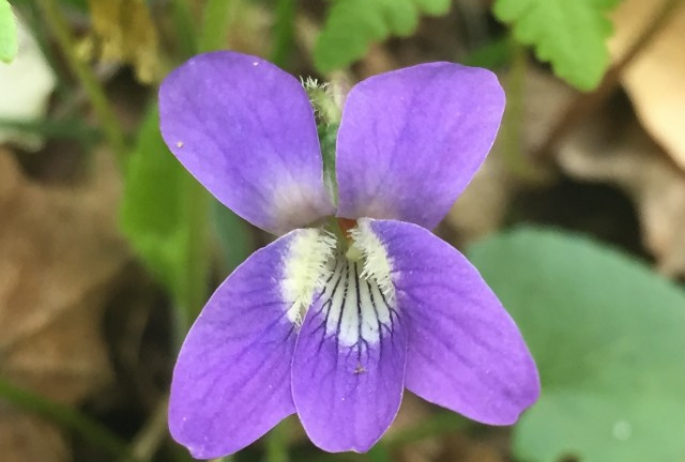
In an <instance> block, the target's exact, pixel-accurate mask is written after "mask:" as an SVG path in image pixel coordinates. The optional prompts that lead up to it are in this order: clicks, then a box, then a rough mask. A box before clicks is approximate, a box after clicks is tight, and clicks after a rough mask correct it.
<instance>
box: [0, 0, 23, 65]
mask: <svg viewBox="0 0 685 462" xmlns="http://www.w3.org/2000/svg"><path fill="white" fill-rule="evenodd" d="M17 51H19V45H18V43H17V21H16V19H15V18H14V12H13V11H12V6H11V5H10V4H9V2H8V1H7V0H0V61H2V62H5V63H9V62H10V61H12V60H13V59H14V57H15V56H16V55H17Z"/></svg>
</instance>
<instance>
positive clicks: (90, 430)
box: [0, 378, 142, 462]
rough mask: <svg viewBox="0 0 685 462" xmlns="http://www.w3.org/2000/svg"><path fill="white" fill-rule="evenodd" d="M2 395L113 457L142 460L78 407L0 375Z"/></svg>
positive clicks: (135, 460) (129, 460)
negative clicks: (13, 382) (55, 400)
mask: <svg viewBox="0 0 685 462" xmlns="http://www.w3.org/2000/svg"><path fill="white" fill-rule="evenodd" d="M0 398H2V399H3V400H6V401H7V402H9V403H11V404H12V405H13V406H16V407H17V408H19V409H21V410H23V411H27V412H30V413H33V414H36V415H38V416H41V417H43V418H45V419H48V420H50V421H52V422H55V423H56V424H59V425H61V426H62V427H64V428H69V429H71V430H73V431H74V432H76V433H78V434H79V435H80V436H81V437H82V438H83V439H84V440H86V441H87V442H88V443H90V444H92V445H93V446H95V447H98V448H101V449H103V450H105V451H107V453H108V454H109V455H111V456H112V457H113V458H116V459H118V460H121V461H126V462H142V461H141V460H139V459H136V458H135V457H134V456H133V455H131V454H130V453H129V451H128V448H127V447H126V443H125V442H124V441H123V440H121V439H120V438H119V437H118V436H116V435H115V434H113V433H112V432H110V431H109V430H108V429H107V428H105V427H103V426H102V425H100V423H99V422H96V421H94V420H91V419H89V418H88V417H86V416H84V415H83V414H81V413H79V412H78V411H76V410H74V409H72V408H70V407H67V406H65V405H63V404H59V403H56V402H53V401H51V400H49V399H47V398H45V397H43V396H41V395H39V394H37V393H34V392H32V391H29V390H26V389H24V388H21V387H17V386H16V385H12V384H11V383H9V382H8V381H7V380H5V379H3V378H0Z"/></svg>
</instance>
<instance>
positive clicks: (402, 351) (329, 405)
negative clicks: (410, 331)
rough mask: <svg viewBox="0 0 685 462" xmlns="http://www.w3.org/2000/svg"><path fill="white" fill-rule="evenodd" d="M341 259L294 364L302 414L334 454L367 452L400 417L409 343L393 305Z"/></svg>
mask: <svg viewBox="0 0 685 462" xmlns="http://www.w3.org/2000/svg"><path fill="white" fill-rule="evenodd" d="M360 265H361V264H359V263H358V264H354V263H348V262H347V260H345V259H341V261H339V262H338V265H337V267H336V270H335V272H334V273H333V275H332V276H331V278H330V279H329V281H328V282H327V284H326V287H325V289H324V291H323V294H322V295H321V296H320V297H319V299H318V300H317V301H316V302H315V303H314V306H312V307H311V308H310V309H309V311H308V313H307V315H306V317H305V320H304V324H303V325H302V329H301V331H300V334H299V337H298V340H297V346H296V348H295V355H294V358H293V369H292V387H293V399H294V401H295V406H296V407H297V412H298V414H299V416H300V419H301V421H302V425H303V426H304V429H305V430H306V432H307V434H308V435H309V438H310V439H311V440H312V442H313V443H314V444H316V445H317V446H319V447H320V448H321V449H324V450H326V451H329V452H340V451H356V452H365V451H368V450H369V449H370V448H371V447H372V446H373V445H374V444H375V443H376V442H377V441H378V440H379V439H380V437H381V436H382V435H383V433H384V432H385V431H386V430H387V428H388V427H389V426H390V424H391V423H392V421H393V419H394V418H395V416H396V415H397V411H398V410H399V406H400V402H401V400H402V391H403V388H404V369H405V360H406V348H407V337H406V330H405V326H404V325H403V323H402V321H401V318H400V316H399V315H398V313H397V311H396V309H395V307H394V305H393V303H392V302H390V300H389V299H386V298H385V295H384V294H383V293H382V292H381V291H380V289H379V288H378V286H377V285H376V284H374V283H373V282H370V281H368V280H366V279H364V278H360V276H359V274H360V272H361V267H360Z"/></svg>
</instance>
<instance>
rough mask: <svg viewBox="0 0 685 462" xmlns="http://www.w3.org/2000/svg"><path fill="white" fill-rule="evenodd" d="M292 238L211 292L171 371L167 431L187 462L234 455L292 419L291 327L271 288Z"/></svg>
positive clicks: (269, 248) (279, 295)
mask: <svg viewBox="0 0 685 462" xmlns="http://www.w3.org/2000/svg"><path fill="white" fill-rule="evenodd" d="M305 232H306V231H301V230H298V231H293V232H292V233H290V234H287V235H286V236H283V237H281V238H280V239H278V240H277V241H275V242H274V243H272V244H270V245H269V246H267V247H265V248H263V249H261V250H259V251H257V252H256V253H254V254H253V255H252V256H251V257H250V258H249V259H248V260H247V261H246V262H245V263H243V264H242V265H241V266H240V267H239V268H238V269H236V270H235V271H234V272H233V274H231V276H229V278H228V279H226V281H224V283H223V284H222V285H221V286H220V287H219V288H218V289H217V291H216V292H215V293H214V295H213V296H212V298H211V299H210V300H209V302H208V303H207V305H206V306H205V308H204V310H203V311H202V313H201V314H200V316H199V317H198V319H197V321H196V322H195V325H193V327H192V329H191V330H190V333H189V334H188V337H187V338H186V340H185V343H184V344H183V348H182V349H181V352H180V354H179V357H178V361H177V363H176V367H175V369H174V375H173V380H172V384H171V398H170V402H169V428H170V430H171V434H172V436H173V437H174V439H175V440H176V441H178V442H179V443H181V444H183V445H184V446H186V447H187V448H188V449H189V450H190V452H191V453H192V454H193V456H194V457H197V458H202V459H209V458H213V457H219V456H224V455H227V454H230V453H233V452H236V451H238V450H240V449H242V448H243V447H245V446H247V445H248V444H250V443H252V442H253V441H255V440H256V439H257V438H259V437H260V436H262V435H263V434H264V433H265V432H267V431H268V430H269V429H271V428H272V427H273V426H274V425H276V424H277V423H278V422H279V421H280V420H281V419H283V418H285V417H286V416H288V415H290V414H292V413H293V412H294V411H295V407H294V406H293V402H292V395H291V391H290V363H291V358H292V354H293V350H294V347H295V337H296V333H295V331H294V326H295V325H294V324H293V323H292V322H291V321H290V320H289V319H288V309H289V307H290V304H289V303H288V302H286V301H284V296H283V291H282V288H281V287H280V286H279V285H278V281H280V280H282V278H283V273H284V267H285V264H284V260H285V258H286V257H287V252H288V250H289V246H290V244H291V242H292V241H293V240H294V238H296V237H297V236H298V235H299V234H301V233H305Z"/></svg>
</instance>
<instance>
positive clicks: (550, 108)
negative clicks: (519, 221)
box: [446, 66, 577, 242]
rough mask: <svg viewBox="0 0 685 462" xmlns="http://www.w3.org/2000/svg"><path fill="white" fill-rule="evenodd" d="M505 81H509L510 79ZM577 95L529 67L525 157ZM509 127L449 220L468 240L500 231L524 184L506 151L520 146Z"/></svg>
mask: <svg viewBox="0 0 685 462" xmlns="http://www.w3.org/2000/svg"><path fill="white" fill-rule="evenodd" d="M503 80H504V82H505V83H506V80H507V78H506V77H505V78H504V79H503ZM575 95H577V91H575V90H574V89H573V88H571V87H569V86H568V85H566V84H565V83H564V82H562V81H561V80H559V79H557V78H556V77H554V76H552V75H551V74H549V73H545V72H542V71H540V70H537V69H536V68H533V67H530V66H529V68H528V69H527V73H526V78H525V85H524V94H523V106H522V112H523V114H522V115H521V116H522V122H521V123H520V124H519V126H520V127H521V129H522V133H521V138H522V139H521V144H522V146H520V147H519V149H520V150H521V153H519V156H520V157H521V160H522V159H523V156H525V153H530V152H532V151H533V150H534V149H535V148H536V147H538V146H539V145H540V144H542V142H543V140H544V139H545V137H546V136H547V135H548V133H549V131H550V130H551V128H552V126H553V124H554V123H555V121H556V120H558V118H559V116H560V115H561V113H562V112H563V111H564V109H565V108H566V106H567V105H568V103H569V102H570V100H571V99H572V98H573V97H574V96H575ZM511 107H512V106H511V105H510V107H508V108H507V110H511ZM506 117H512V118H516V117H519V115H517V114H512V115H509V114H508V115H506V116H505V118H506ZM505 130H506V129H505V128H504V127H503V128H502V129H501V130H500V133H499V135H498V137H497V141H496V143H495V146H494V147H493V148H492V152H491V153H490V155H489V156H488V158H487V159H486V161H485V163H484V164H483V166H482V167H481V168H480V170H478V172H477V173H476V175H475V177H474V178H473V180H472V181H471V183H470V184H469V186H468V188H466V190H464V192H463V193H462V195H461V196H460V197H459V199H457V202H456V203H455V204H454V207H452V210H451V211H450V213H449V214H448V215H447V218H446V219H447V222H448V223H449V224H450V225H452V226H453V227H454V228H455V229H456V231H458V232H459V234H460V236H461V237H462V238H463V239H464V241H465V242H468V241H471V240H475V239H478V238H481V237H483V236H484V235H486V234H488V233H491V232H494V231H495V230H497V229H498V228H499V227H500V226H501V224H502V221H503V220H504V217H505V213H506V211H507V206H508V205H509V199H510V198H511V197H512V196H513V195H514V194H515V192H516V190H517V189H518V188H520V187H521V185H520V184H519V181H518V179H517V178H516V177H515V175H513V174H512V172H511V169H510V168H508V166H507V164H506V162H507V161H510V159H509V160H507V159H506V158H505V156H507V155H509V154H508V153H506V152H505V150H506V149H516V147H512V146H510V145H508V143H509V140H507V138H506V136H505V133H504V132H505ZM538 173H540V172H538Z"/></svg>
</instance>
